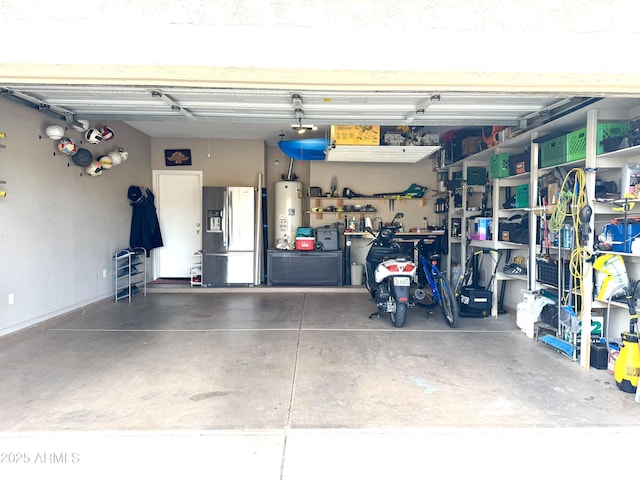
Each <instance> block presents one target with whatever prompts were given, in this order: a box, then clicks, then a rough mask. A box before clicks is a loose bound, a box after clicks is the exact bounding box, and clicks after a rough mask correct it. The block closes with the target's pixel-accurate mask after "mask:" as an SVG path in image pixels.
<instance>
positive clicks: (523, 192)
mask: <svg viewBox="0 0 640 480" xmlns="http://www.w3.org/2000/svg"><path fill="white" fill-rule="evenodd" d="M528 206H529V184H528V183H527V184H524V185H518V186H517V187H516V208H527V207H528Z"/></svg>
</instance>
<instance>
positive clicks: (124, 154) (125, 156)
mask: <svg viewBox="0 0 640 480" xmlns="http://www.w3.org/2000/svg"><path fill="white" fill-rule="evenodd" d="M116 152H118V153H119V154H120V158H121V159H122V161H123V162H126V161H127V159H128V158H129V152H127V150H126V149H125V148H124V147H118V148H116Z"/></svg>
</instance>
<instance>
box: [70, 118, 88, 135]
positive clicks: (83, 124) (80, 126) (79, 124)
mask: <svg viewBox="0 0 640 480" xmlns="http://www.w3.org/2000/svg"><path fill="white" fill-rule="evenodd" d="M71 126H72V127H73V129H74V130H78V131H79V132H86V131H87V128H89V120H76V123H72V124H71Z"/></svg>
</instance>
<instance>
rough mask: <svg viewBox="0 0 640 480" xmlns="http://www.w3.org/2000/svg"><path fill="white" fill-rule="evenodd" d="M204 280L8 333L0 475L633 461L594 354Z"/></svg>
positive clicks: (326, 472) (353, 294) (554, 468)
mask: <svg viewBox="0 0 640 480" xmlns="http://www.w3.org/2000/svg"><path fill="white" fill-rule="evenodd" d="M202 290H206V291H207V292H206V293H211V294H202ZM202 290H200V291H199V292H198V293H191V291H189V290H188V289H185V290H177V289H176V290H172V289H170V288H169V289H153V290H151V289H150V292H149V294H148V295H147V296H146V297H144V296H142V295H137V296H135V297H134V299H133V302H132V303H131V304H129V303H122V302H119V303H117V304H116V303H113V302H111V301H105V302H100V303H99V304H96V305H95V306H93V307H92V308H89V309H87V311H86V312H84V313H83V314H78V315H71V316H69V317H68V318H66V319H64V320H61V321H56V322H52V324H50V325H48V326H47V327H46V328H44V329H42V330H38V331H35V332H31V333H29V334H28V335H21V336H19V337H17V338H14V339H13V340H11V341H6V340H5V341H4V342H3V344H1V345H2V348H1V350H0V372H1V375H2V377H1V378H2V381H1V387H2V388H0V405H1V406H2V408H0V477H1V478H7V479H8V478H11V479H21V478H25V479H26V478H38V476H41V478H45V477H44V475H51V474H60V475H65V477H66V478H67V479H75V478H78V479H80V478H83V479H86V478H92V479H96V478H124V479H127V478H196V477H197V478H224V479H236V478H237V479H285V480H294V479H295V480H299V479H336V478H349V479H354V478H390V477H392V478H401V479H413V478H415V479H418V478H420V479H423V478H433V476H434V475H439V474H443V475H445V474H446V475H448V477H450V478H462V477H465V476H468V478H492V479H496V478H513V477H514V474H516V473H517V476H518V477H519V478H529V477H528V476H527V475H530V477H531V478H558V477H559V476H560V475H572V476H573V477H575V475H576V474H581V473H584V474H585V475H590V476H593V474H596V473H597V472H601V473H604V470H602V469H603V468H607V466H615V465H618V466H621V465H622V464H624V463H625V461H626V460H629V459H635V460H632V463H633V462H635V466H634V467H633V468H637V458H638V451H639V450H640V441H639V440H638V439H639V438H640V435H638V434H639V433H640V404H637V403H635V401H634V396H633V395H631V394H627V393H623V392H621V391H619V390H618V389H617V387H616V385H615V382H614V380H613V376H611V375H610V374H608V373H607V371H606V370H605V371H601V370H594V369H591V370H585V369H582V368H581V367H580V366H579V365H578V364H577V363H574V362H571V361H570V360H569V359H567V358H566V357H564V356H562V355H560V354H558V353H557V352H555V351H554V350H553V349H551V348H550V347H548V346H546V345H543V344H541V343H537V342H535V341H533V340H531V339H528V338H526V337H525V336H524V335H523V334H522V333H521V332H520V330H519V329H518V328H517V327H516V326H515V320H514V318H513V317H510V316H508V315H502V316H500V317H499V318H497V319H495V318H462V319H460V323H459V327H458V328H457V329H450V328H449V327H447V326H446V325H445V323H444V320H442V319H441V318H440V315H439V314H437V313H436V314H434V315H431V316H427V315H426V313H425V311H424V310H422V309H415V310H410V311H409V315H408V318H407V323H406V326H405V327H404V328H402V329H397V328H394V327H393V326H391V324H390V322H389V319H388V317H384V318H373V319H369V318H368V315H369V313H371V312H372V311H373V310H375V308H374V305H373V303H372V302H371V301H370V300H369V298H368V294H367V293H366V291H365V290H364V289H359V288H358V289H353V288H347V289H342V290H332V289H325V290H323V289H306V290H305V289H303V290H294V289H290V290H288V291H284V292H282V291H277V290H273V291H268V290H266V289H258V288H256V289H248V290H244V289H235V290H234V289H227V290H225V291H222V290H220V291H216V290H214V289H202ZM184 291H186V292H189V293H182V292H184ZM158 292H162V294H159V293H158ZM247 292H250V293H247ZM514 468H515V470H514ZM523 475H524V476H523Z"/></svg>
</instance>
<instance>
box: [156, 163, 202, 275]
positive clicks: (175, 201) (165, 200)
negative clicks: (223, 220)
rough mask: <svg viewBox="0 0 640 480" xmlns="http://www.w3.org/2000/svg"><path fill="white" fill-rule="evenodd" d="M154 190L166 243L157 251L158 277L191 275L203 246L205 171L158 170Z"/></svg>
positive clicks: (161, 229) (163, 239) (163, 238)
mask: <svg viewBox="0 0 640 480" xmlns="http://www.w3.org/2000/svg"><path fill="white" fill-rule="evenodd" d="M153 189H154V194H155V197H156V210H157V214H158V221H159V222H160V231H161V232H162V241H163V243H164V246H163V247H161V248H158V249H155V250H154V252H155V254H154V255H155V256H154V263H155V265H154V267H155V269H154V271H155V275H154V278H158V277H165V278H182V277H189V274H190V271H191V256H192V255H193V253H194V252H197V251H198V250H200V249H201V248H202V228H201V222H202V172H199V171H185V170H183V171H171V170H154V172H153Z"/></svg>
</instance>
